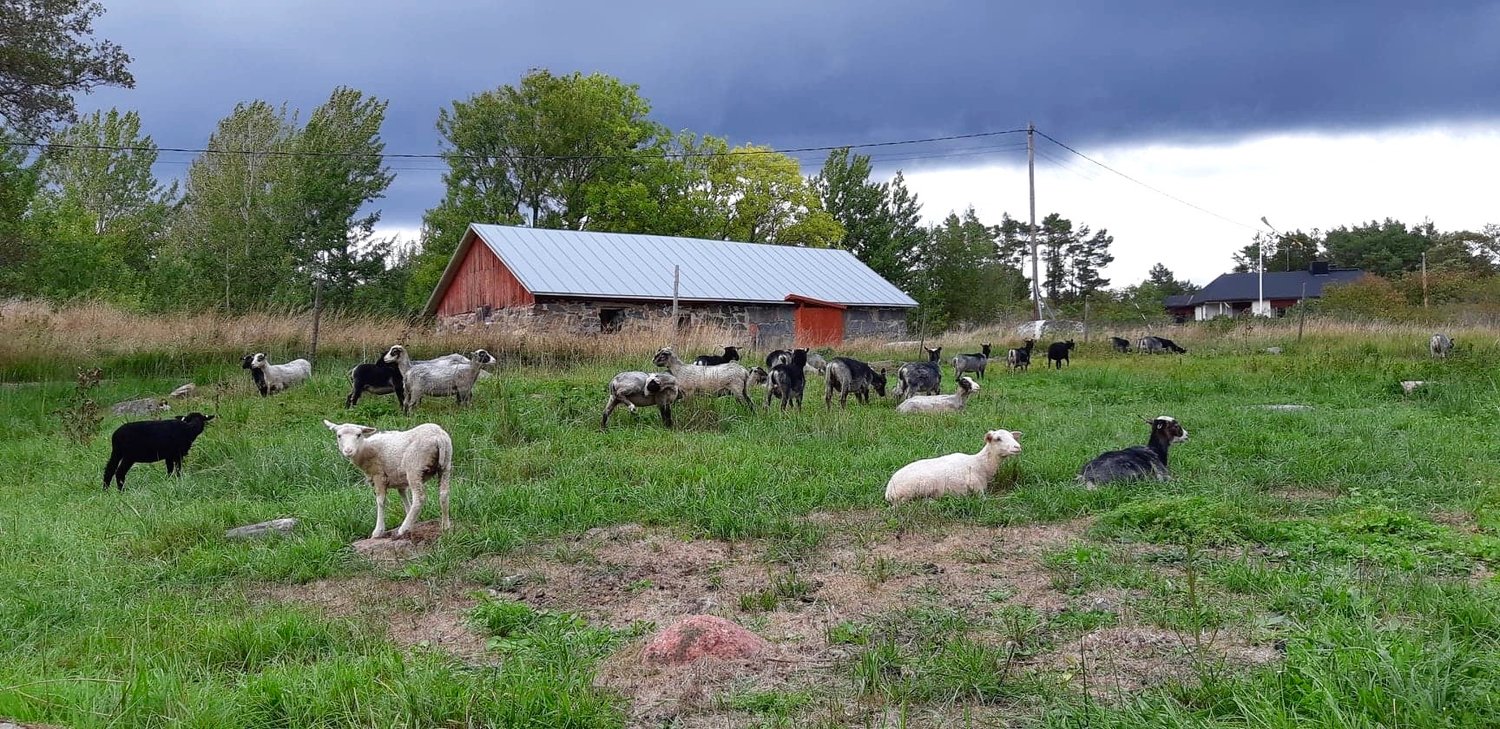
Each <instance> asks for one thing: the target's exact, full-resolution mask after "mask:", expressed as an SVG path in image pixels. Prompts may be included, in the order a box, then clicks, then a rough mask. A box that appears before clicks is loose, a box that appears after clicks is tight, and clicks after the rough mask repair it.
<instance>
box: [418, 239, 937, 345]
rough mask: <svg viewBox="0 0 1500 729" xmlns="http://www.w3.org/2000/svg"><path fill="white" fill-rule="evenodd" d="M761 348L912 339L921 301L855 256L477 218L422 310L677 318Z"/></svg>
mask: <svg viewBox="0 0 1500 729" xmlns="http://www.w3.org/2000/svg"><path fill="white" fill-rule="evenodd" d="M674 270H675V271H676V272H677V300H678V315H679V318H680V319H681V320H682V321H681V323H684V324H687V323H693V322H701V323H709V324H717V325H721V326H727V327H730V328H733V329H739V330H742V331H746V332H748V333H749V334H750V335H751V337H752V338H753V339H754V340H755V341H756V342H757V343H765V344H771V343H796V344H797V345H798V346H821V345H827V344H836V343H838V342H841V341H843V339H844V338H845V337H846V336H848V337H866V336H892V337H899V336H904V335H905V334H906V311H907V310H908V309H910V308H912V307H915V306H916V305H917V302H915V301H913V300H912V298H911V297H910V296H907V295H906V294H905V293H903V292H902V291H901V290H900V289H898V288H896V287H895V286H894V285H892V284H891V283H890V282H889V281H886V280H885V279H883V278H881V277H880V275H879V274H877V273H875V272H874V271H872V270H871V269H870V267H869V266H866V265H865V264H864V263H863V262H861V261H860V260H859V259H858V258H855V257H854V255H853V254H852V253H849V252H848V251H844V250H838V249H828V248H796V247H792V246H775V245H762V244H754V243H737V242H734V241H722V240H703V239H697V238H675V237H669V236H657V235H633V234H624V233H593V232H583V231H572V230H545V229H540V228H518V227H510V226H502V225H481V224H477V223H476V224H474V225H470V226H469V229H468V230H467V231H466V232H465V233H464V237H463V240H462V241H460V243H459V245H458V248H457V250H455V251H454V252H453V258H452V259H451V260H450V261H449V262H448V268H447V269H446V270H445V271H443V277H442V279H440V280H439V281H438V285H437V288H436V289H434V290H433V292H432V296H431V297H430V298H429V299H428V300H427V307H426V310H425V313H426V314H427V315H429V316H436V317H438V318H439V319H440V320H442V321H444V322H446V323H453V324H471V323H477V324H488V323H490V322H492V321H494V320H496V319H498V318H501V317H507V318H510V317H518V316H519V317H522V318H525V319H528V320H537V321H540V322H542V323H546V324H552V325H561V326H564V327H566V328H569V329H573V330H575V331H579V332H583V333H597V332H610V331H616V330H618V329H619V328H620V327H621V326H623V325H624V324H626V323H627V322H629V321H631V320H636V319H644V318H647V317H651V316H665V315H669V313H670V311H671V308H672V293H673V275H674Z"/></svg>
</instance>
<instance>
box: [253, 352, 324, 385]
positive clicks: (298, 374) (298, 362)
mask: <svg viewBox="0 0 1500 729" xmlns="http://www.w3.org/2000/svg"><path fill="white" fill-rule="evenodd" d="M240 367H242V368H244V369H247V370H250V377H251V379H253V380H255V389H257V390H259V391H260V394H261V395H262V396H267V395H271V394H273V393H277V392H280V391H282V390H285V389H287V388H289V387H291V386H292V385H297V384H301V383H303V382H306V381H307V380H308V378H310V377H312V363H311V362H308V361H307V360H305V359H294V360H292V361H290V362H287V363H285V364H271V360H269V359H267V358H266V353H265V352H256V353H255V354H247V355H245V356H244V358H242V359H241V360H240Z"/></svg>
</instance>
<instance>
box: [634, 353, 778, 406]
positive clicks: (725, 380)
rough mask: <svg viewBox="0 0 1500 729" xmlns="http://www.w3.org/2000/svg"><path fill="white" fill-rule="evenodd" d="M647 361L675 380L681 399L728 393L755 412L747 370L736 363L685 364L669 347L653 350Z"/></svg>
mask: <svg viewBox="0 0 1500 729" xmlns="http://www.w3.org/2000/svg"><path fill="white" fill-rule="evenodd" d="M651 361H652V363H654V364H655V365H656V366H657V367H665V368H667V371H668V372H671V373H672V376H673V377H675V378H677V387H678V388H679V389H680V390H681V391H682V396H683V397H695V396H698V395H707V396H709V397H715V396H717V395H721V394H729V395H733V396H734V397H736V398H738V399H740V400H743V401H745V405H747V406H749V407H750V409H751V410H754V409H755V403H754V402H752V401H751V400H750V384H749V380H750V370H747V369H745V366H744V365H742V364H740V363H739V362H725V363H724V364H720V365H708V366H704V365H695V364H688V363H686V362H683V361H682V359H681V358H680V357H678V356H677V355H676V354H674V353H673V352H672V348H671V347H662V348H661V349H659V350H657V351H656V356H655V357H653V358H652V359H651Z"/></svg>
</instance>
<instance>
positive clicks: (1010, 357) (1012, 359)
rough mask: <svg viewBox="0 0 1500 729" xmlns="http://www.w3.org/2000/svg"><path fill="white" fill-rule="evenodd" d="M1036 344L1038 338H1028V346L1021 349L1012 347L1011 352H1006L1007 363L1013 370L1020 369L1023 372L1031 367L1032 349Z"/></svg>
mask: <svg viewBox="0 0 1500 729" xmlns="http://www.w3.org/2000/svg"><path fill="white" fill-rule="evenodd" d="M1035 346H1036V340H1035V339H1028V340H1026V346H1024V347H1021V348H1019V349H1012V350H1010V351H1009V352H1006V354H1005V362H1006V364H1008V365H1010V368H1011V369H1013V370H1015V369H1019V370H1021V371H1022V372H1025V371H1026V370H1027V369H1029V368H1030V367H1031V350H1032V348H1033V347H1035Z"/></svg>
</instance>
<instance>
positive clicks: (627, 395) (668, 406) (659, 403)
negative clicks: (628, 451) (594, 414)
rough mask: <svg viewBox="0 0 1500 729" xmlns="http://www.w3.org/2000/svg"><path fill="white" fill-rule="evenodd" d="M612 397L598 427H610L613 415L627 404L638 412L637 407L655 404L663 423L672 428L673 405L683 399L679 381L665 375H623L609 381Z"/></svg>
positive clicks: (661, 373) (653, 373) (643, 373)
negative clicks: (611, 415) (610, 418)
mask: <svg viewBox="0 0 1500 729" xmlns="http://www.w3.org/2000/svg"><path fill="white" fill-rule="evenodd" d="M607 391H608V393H609V398H608V399H607V400H605V401H604V417H603V418H602V419H601V420H600V421H599V428H600V429H601V430H603V429H604V428H608V427H609V416H610V413H613V412H614V411H615V408H617V407H619V406H621V405H624V406H625V407H627V408H630V412H632V413H633V412H635V410H636V408H637V407H649V406H651V405H655V406H656V408H657V409H658V410H660V411H661V423H662V425H665V426H666V427H668V428H670V427H672V403H674V402H677V400H678V399H679V398H681V397H682V391H681V390H679V389H677V378H675V377H673V376H671V375H669V374H667V373H665V372H652V373H650V374H647V373H645V372H621V373H620V374H618V375H615V376H614V379H611V380H610V381H609V387H608V388H607Z"/></svg>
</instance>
